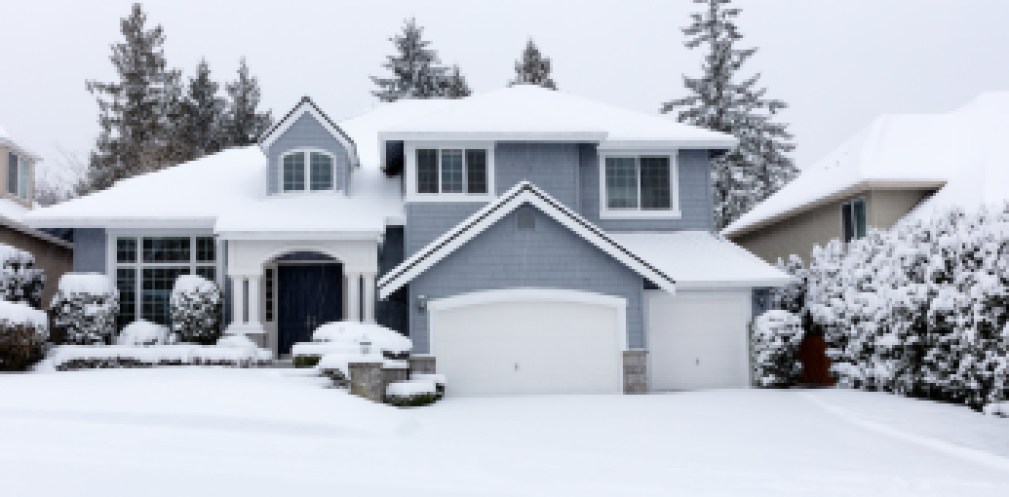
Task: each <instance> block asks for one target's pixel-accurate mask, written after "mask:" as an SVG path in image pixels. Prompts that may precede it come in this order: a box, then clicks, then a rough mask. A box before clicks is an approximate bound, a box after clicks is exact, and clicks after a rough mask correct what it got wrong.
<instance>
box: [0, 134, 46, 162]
mask: <svg viewBox="0 0 1009 497" xmlns="http://www.w3.org/2000/svg"><path fill="white" fill-rule="evenodd" d="M0 145H2V146H5V147H10V148H13V149H14V150H16V151H18V152H20V153H21V154H23V155H27V156H28V157H30V158H31V159H32V160H33V161H38V160H39V159H40V157H39V156H38V154H36V153H34V152H32V151H31V150H28V149H27V148H25V147H24V146H22V145H20V144H18V143H17V142H16V141H14V137H12V136H11V135H10V133H8V132H7V129H6V128H4V127H3V126H0Z"/></svg>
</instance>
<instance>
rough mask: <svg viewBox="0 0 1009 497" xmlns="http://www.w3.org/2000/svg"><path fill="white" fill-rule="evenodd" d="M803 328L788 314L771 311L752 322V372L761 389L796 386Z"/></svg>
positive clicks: (793, 316)
mask: <svg viewBox="0 0 1009 497" xmlns="http://www.w3.org/2000/svg"><path fill="white" fill-rule="evenodd" d="M802 334H803V331H802V324H801V322H800V320H799V318H798V317H797V316H796V315H795V314H792V313H790V312H788V311H784V310H770V311H767V312H765V313H763V314H761V315H760V316H758V317H757V319H756V320H754V322H753V355H754V358H753V370H754V371H753V372H754V378H756V381H757V384H758V385H760V386H762V387H787V386H792V385H795V384H796V383H798V382H799V376H800V374H801V373H802V365H801V364H800V362H799V344H800V343H801V342H802Z"/></svg>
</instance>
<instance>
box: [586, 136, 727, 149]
mask: <svg viewBox="0 0 1009 497" xmlns="http://www.w3.org/2000/svg"><path fill="white" fill-rule="evenodd" d="M738 143H739V140H737V139H735V138H733V137H729V138H724V139H719V138H705V139H700V140H692V139H682V140H620V139H616V140H605V141H603V142H600V143H599V150H653V149H701V150H728V149H731V148H735V146H736V145H737V144H738Z"/></svg>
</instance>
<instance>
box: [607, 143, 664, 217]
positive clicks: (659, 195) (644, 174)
mask: <svg viewBox="0 0 1009 497" xmlns="http://www.w3.org/2000/svg"><path fill="white" fill-rule="evenodd" d="M601 159H602V160H601V164H600V181H599V190H600V196H601V209H600V217H602V218H604V219H621V218H627V219H634V218H669V219H674V218H678V217H679V216H680V210H679V199H678V198H677V190H678V187H677V174H676V161H675V156H673V155H665V154H661V155H660V154H641V155H638V154H623V153H621V154H616V153H614V154H605V155H602V156H601Z"/></svg>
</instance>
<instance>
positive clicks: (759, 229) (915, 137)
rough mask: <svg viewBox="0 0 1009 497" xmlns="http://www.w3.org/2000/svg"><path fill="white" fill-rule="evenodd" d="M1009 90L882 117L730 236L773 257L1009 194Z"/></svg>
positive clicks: (805, 171) (732, 229)
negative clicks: (944, 109) (946, 108)
mask: <svg viewBox="0 0 1009 497" xmlns="http://www.w3.org/2000/svg"><path fill="white" fill-rule="evenodd" d="M1006 136H1009V92H993V93H985V94H982V95H980V96H978V97H977V98H975V99H974V100H972V101H971V102H969V103H968V104H967V105H965V106H963V107H961V108H959V109H957V110H955V111H953V112H950V113H946V114H901V115H884V116H881V117H879V118H877V119H876V120H874V121H873V122H872V123H871V124H869V125H868V126H866V127H865V128H863V129H862V130H860V131H859V132H858V133H856V134H855V135H854V136H852V137H851V138H849V139H848V140H847V141H846V142H845V143H844V144H842V145H841V146H840V147H839V148H837V149H836V150H834V151H833V152H832V153H830V154H828V155H827V156H826V157H824V158H823V159H822V160H820V161H819V162H817V163H815V164H813V165H811V166H809V167H806V168H804V169H803V170H802V173H801V174H800V175H799V177H798V178H796V179H795V180H794V181H792V182H791V183H789V184H787V185H785V187H784V188H782V189H781V190H780V191H778V192H777V193H775V194H774V195H771V196H770V197H769V198H767V199H766V200H764V201H763V202H761V203H760V204H758V205H756V206H755V207H754V208H753V209H752V210H751V211H749V212H747V213H746V214H744V215H743V216H741V217H740V218H739V219H738V220H736V221H735V222H733V223H732V224H730V225H729V226H727V227H726V228H725V229H724V230H723V231H722V234H723V235H724V236H725V237H727V238H728V239H730V240H732V241H733V242H735V243H737V244H739V245H741V246H743V247H745V248H746V249H748V250H750V251H751V252H753V253H754V254H756V255H758V256H760V257H761V258H763V259H764V260H765V261H768V262H772V263H773V262H775V261H776V260H777V259H778V258H781V259H785V258H787V257H788V256H789V255H790V254H796V255H798V256H800V257H802V258H803V260H807V261H808V259H809V256H810V254H811V253H812V250H813V247H814V246H817V245H820V246H822V245H825V244H826V243H827V242H829V241H830V240H833V239H840V240H843V241H845V242H847V241H849V240H851V239H853V238H860V237H862V236H865V233H866V230H867V229H868V228H870V227H872V228H879V229H888V228H890V227H892V226H893V225H894V224H896V223H897V222H899V221H900V220H902V219H907V218H909V217H910V218H915V217H918V216H930V215H932V214H933V213H935V212H936V211H941V210H944V209H949V208H951V207H954V206H958V207H962V208H967V209H970V208H976V207H978V206H981V205H992V204H998V203H1000V202H1003V201H1005V200H1006V199H1007V198H1009V187H1007V185H1009V160H1007V159H1006V155H1005V152H1004V150H1003V143H1004V142H1005V137H1006Z"/></svg>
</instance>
